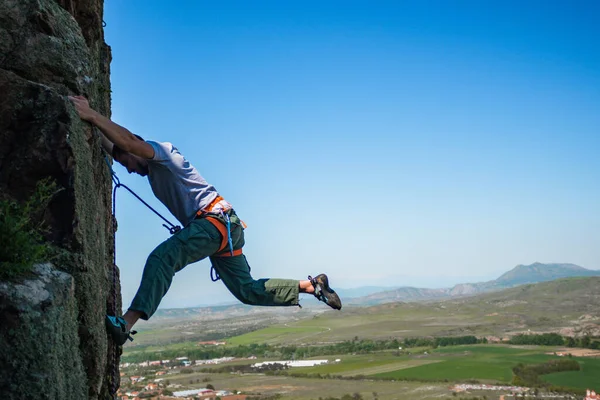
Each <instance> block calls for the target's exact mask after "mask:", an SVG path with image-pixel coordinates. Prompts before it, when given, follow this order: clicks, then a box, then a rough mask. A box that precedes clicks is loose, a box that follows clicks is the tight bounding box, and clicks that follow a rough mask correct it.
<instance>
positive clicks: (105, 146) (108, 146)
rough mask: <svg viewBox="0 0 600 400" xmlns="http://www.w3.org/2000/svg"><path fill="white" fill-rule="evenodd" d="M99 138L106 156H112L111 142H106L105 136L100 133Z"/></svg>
mask: <svg viewBox="0 0 600 400" xmlns="http://www.w3.org/2000/svg"><path fill="white" fill-rule="evenodd" d="M100 138H101V139H102V148H103V149H104V151H106V152H107V153H108V154H110V155H111V156H112V150H113V146H114V144H113V142H111V141H110V140H108V139H107V138H106V136H104V133H102V132H100Z"/></svg>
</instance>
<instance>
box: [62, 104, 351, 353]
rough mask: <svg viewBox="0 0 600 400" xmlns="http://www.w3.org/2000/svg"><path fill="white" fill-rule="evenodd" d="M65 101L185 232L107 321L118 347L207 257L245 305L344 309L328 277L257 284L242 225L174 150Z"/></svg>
mask: <svg viewBox="0 0 600 400" xmlns="http://www.w3.org/2000/svg"><path fill="white" fill-rule="evenodd" d="M69 99H70V100H71V101H72V102H73V104H74V105H75V109H76V110H77V113H78V114H79V116H80V118H81V119H83V120H84V121H87V122H89V123H91V124H93V125H94V126H96V127H97V128H98V129H99V130H100V131H101V132H102V133H103V137H102V145H103V147H104V149H105V150H106V151H107V152H108V153H109V154H111V155H112V156H113V158H114V159H115V160H116V161H117V162H119V163H120V164H121V165H123V166H124V167H125V168H127V171H128V172H129V173H132V172H133V173H136V174H138V175H141V176H148V181H149V183H150V186H151V188H152V191H153V193H154V194H155V196H156V197H157V198H158V199H159V200H160V201H161V202H162V203H163V204H164V205H165V206H166V207H167V209H168V210H169V211H170V212H171V214H173V215H174V216H175V217H176V218H177V219H178V220H179V222H181V224H182V226H184V228H183V229H181V230H180V231H178V232H177V233H175V234H174V235H173V236H171V237H170V238H169V239H167V240H165V241H164V242H163V243H161V244H160V245H158V247H157V248H156V249H154V250H153V251H152V253H150V255H149V256H148V259H147V260H146V265H145V266H144V272H143V275H142V281H141V283H140V287H139V289H138V291H137V293H136V295H135V297H134V299H133V301H132V303H131V306H130V307H129V309H128V310H127V312H126V313H125V315H124V316H123V317H118V316H107V328H108V331H109V333H110V335H111V336H112V338H113V339H114V341H115V342H116V343H117V344H119V345H122V344H123V343H125V341H126V340H127V339H130V340H132V339H131V336H130V332H131V328H132V327H133V326H134V325H135V323H136V322H137V321H138V319H140V318H142V319H144V320H147V319H149V318H150V317H151V316H152V315H153V314H154V312H155V311H156V309H157V308H158V305H159V303H160V301H161V300H162V298H163V296H164V295H165V294H166V293H167V291H168V290H169V286H170V285H171V281H172V279H173V275H175V273H176V272H178V271H180V270H182V269H183V268H184V267H186V266H187V265H188V264H191V263H194V262H197V261H200V260H202V259H204V258H206V257H209V258H210V261H211V263H212V266H213V268H214V270H215V271H216V273H217V276H218V277H220V278H221V280H222V281H223V283H224V284H225V286H226V287H227V289H229V291H230V292H231V293H232V294H233V295H234V296H235V297H236V298H237V299H238V300H239V301H241V302H242V303H244V304H251V305H260V306H295V305H299V303H298V300H299V293H308V294H312V295H314V296H315V297H316V298H317V299H319V300H320V301H322V302H324V303H326V304H327V305H328V306H330V307H331V308H334V309H336V310H340V309H341V308H342V303H341V301H340V298H339V297H338V295H337V294H336V293H335V291H334V290H333V289H331V287H330V286H329V281H328V278H327V275H325V274H320V275H317V276H316V277H314V278H312V277H311V276H309V277H308V279H307V280H301V281H298V280H291V279H258V280H254V279H253V278H252V276H251V275H250V268H249V266H248V262H247V261H246V256H245V255H244V254H242V246H243V245H244V228H245V226H244V223H243V222H242V221H241V220H240V219H239V218H238V216H237V215H236V213H235V211H234V210H233V208H232V206H231V204H229V203H228V202H227V201H226V200H225V199H223V198H222V197H221V196H220V195H219V193H218V192H217V190H216V189H215V188H214V187H213V186H212V185H210V184H208V183H207V182H206V181H205V180H204V178H203V177H202V176H201V175H200V174H199V173H198V171H197V170H196V168H194V166H193V165H191V164H190V163H189V161H188V160H187V159H186V158H185V157H183V155H182V154H181V153H180V152H179V150H178V149H177V148H176V147H175V146H173V145H172V144H171V143H161V142H154V141H144V140H143V139H142V138H141V137H139V136H137V135H134V134H132V133H131V132H130V131H129V130H127V129H126V128H124V127H122V126H120V125H118V124H116V123H114V122H113V121H111V120H110V119H108V118H106V117H104V116H103V115H101V114H99V113H98V112H96V111H94V110H93V109H92V108H91V107H90V105H89V103H88V101H87V99H86V98H85V97H82V96H74V97H69Z"/></svg>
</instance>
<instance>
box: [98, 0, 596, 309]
mask: <svg viewBox="0 0 600 400" xmlns="http://www.w3.org/2000/svg"><path fill="white" fill-rule="evenodd" d="M150 4H151V5H150ZM599 11H600V6H599V5H598V3H597V2H594V1H589V2H584V1H574V2H559V1H550V2H548V1H544V2H542V1H528V2H516V1H502V2H491V1H490V2H481V1H415V2H398V1H394V2H373V1H369V2H367V1H361V2H358V1H350V2H348V1H344V2H342V1H335V2H334V1H319V2H317V1H290V2H281V1H269V2H266V1H258V2H241V1H228V2H206V1H182V2H178V3H177V5H176V6H175V5H173V3H172V2H167V1H161V2H159V1H156V2H151V3H148V2H142V1H137V0H135V1H134V0H129V1H126V2H125V1H118V0H107V1H106V2H105V15H104V20H105V21H106V23H107V26H106V28H105V35H106V41H107V43H108V44H109V45H110V46H111V47H112V54H113V61H112V64H111V70H112V71H111V80H112V91H113V92H112V96H113V97H112V100H113V116H112V117H113V119H114V120H115V121H116V122H118V123H120V124H122V125H124V126H126V127H127V128H129V129H130V130H131V131H133V132H134V133H137V134H139V135H141V136H143V137H145V138H147V139H153V140H158V141H169V142H172V143H173V144H175V145H176V146H177V147H178V148H179V149H180V150H181V152H182V153H183V154H184V155H185V156H186V157H187V158H188V159H189V160H190V161H191V162H192V163H193V164H194V165H195V166H196V167H197V168H198V170H199V171H200V172H201V173H202V175H203V176H204V177H205V178H206V179H207V180H208V181H209V182H211V183H212V184H214V185H215V186H216V187H217V189H218V190H219V192H220V193H221V194H222V195H223V196H224V197H225V198H227V199H228V200H229V201H230V202H231V203H233V205H234V207H235V209H236V211H237V212H238V214H239V215H240V216H241V217H242V219H244V220H245V221H246V223H247V224H248V226H249V227H248V229H247V231H246V243H247V245H246V246H245V248H244V251H245V253H246V254H247V256H248V260H249V262H250V265H251V266H252V268H253V269H252V272H253V275H254V276H255V277H256V278H258V277H281V278H297V279H303V278H305V277H306V275H308V274H312V275H315V274H318V273H320V272H327V273H328V274H329V276H330V279H331V281H332V285H333V286H334V288H335V287H336V286H337V287H344V288H351V287H358V286H366V285H383V286H401V285H411V286H421V287H444V286H450V285H452V284H455V283H460V282H466V281H480V280H488V279H493V278H495V277H497V276H499V275H500V274H501V273H503V272H505V271H507V270H508V269H510V268H512V267H514V266H515V265H517V264H529V263H533V262H535V261H539V262H572V263H576V264H579V265H582V266H584V267H586V268H590V269H600V246H598V243H599V242H600V217H599V215H598V214H599V213H598V204H600V189H599V185H598V182H599V181H600V158H599V157H598V156H597V154H598V150H599V147H600V135H599V132H600V113H598V104H600V52H598V40H599V39H600V27H599V26H598V24H597V23H596V21H595V17H594V16H596V15H598V12H599ZM116 172H117V173H118V174H119V175H120V176H121V180H122V181H123V182H124V183H126V184H128V185H130V186H131V187H132V188H133V189H134V190H136V191H138V192H139V193H140V194H141V195H142V196H143V197H144V198H145V199H147V200H149V201H151V203H152V205H154V206H158V208H159V209H160V210H161V211H162V212H165V213H166V214H167V215H168V212H167V211H166V210H165V209H164V208H162V207H161V206H160V204H159V203H158V201H157V200H156V199H154V198H153V196H152V193H151V191H150V189H149V187H148V184H147V182H146V181H145V179H144V178H140V177H137V176H134V175H130V176H127V172H126V170H125V169H123V168H122V167H120V166H119V167H116ZM117 217H118V219H119V231H118V233H117V250H118V258H117V262H118V265H119V266H120V268H121V279H122V285H123V286H122V288H123V300H124V302H125V304H128V302H129V301H130V300H131V298H132V297H133V295H134V294H135V291H136V289H137V285H138V283H139V280H140V277H141V273H142V270H143V265H144V261H145V259H146V256H147V255H148V254H149V253H150V251H151V250H152V249H153V248H154V247H155V246H156V245H158V244H159V243H160V242H161V241H163V240H165V239H166V238H167V237H168V232H167V231H166V230H165V229H164V228H163V227H162V226H161V221H160V220H158V219H157V218H155V217H154V216H153V215H152V214H151V213H150V212H149V211H146V210H145V209H144V208H142V206H140V205H139V203H137V202H136V201H135V200H134V199H133V198H132V197H131V196H130V195H128V194H127V193H126V192H124V191H123V192H121V193H119V195H118V204H117ZM169 218H171V219H173V220H174V218H173V217H171V216H170V215H169ZM209 269H210V263H209V261H208V260H206V261H203V262H200V263H198V264H194V265H191V266H189V267H187V268H186V269H185V270H183V271H182V272H180V273H178V274H177V275H176V277H175V279H174V283H173V286H172V287H171V291H170V292H169V294H168V295H167V296H166V297H165V299H164V301H163V304H162V305H163V307H178V306H193V305H198V304H208V303H214V302H221V301H223V302H225V301H233V300H234V299H233V297H232V296H230V295H229V294H228V292H227V290H226V289H225V288H224V287H223V285H222V284H221V283H212V282H211V281H210V279H209Z"/></svg>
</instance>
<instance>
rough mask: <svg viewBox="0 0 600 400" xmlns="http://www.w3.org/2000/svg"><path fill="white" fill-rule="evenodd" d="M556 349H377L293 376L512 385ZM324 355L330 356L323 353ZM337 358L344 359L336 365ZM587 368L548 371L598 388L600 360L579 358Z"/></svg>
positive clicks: (551, 378) (554, 379)
mask: <svg viewBox="0 0 600 400" xmlns="http://www.w3.org/2000/svg"><path fill="white" fill-rule="evenodd" d="M553 350H554V349H553V348H547V347H538V346H505V345H473V346H451V347H446V348H440V349H436V350H433V351H428V354H424V352H421V354H412V355H400V356H398V355H395V354H394V353H393V352H378V353H372V354H366V355H350V356H348V355H346V356H343V355H340V356H328V357H326V358H328V359H329V360H330V363H329V364H327V365H321V366H317V367H311V368H296V369H293V370H292V372H293V373H294V374H303V375H311V374H321V375H327V374H330V375H339V376H343V377H350V376H359V375H364V376H367V377H373V378H383V379H395V380H419V381H431V382H464V381H469V380H476V381H479V382H482V383H501V384H510V383H511V380H512V376H513V374H512V368H513V367H514V366H515V365H517V364H518V363H524V364H539V363H543V362H545V361H547V360H550V359H558V358H559V357H558V356H554V355H550V354H545V353H547V352H552V351H553ZM322 358H325V357H322ZM335 358H339V359H341V361H340V362H339V363H331V361H332V360H334V359H335ZM576 360H577V361H578V362H579V363H580V364H581V366H582V370H581V371H578V372H563V373H557V374H551V375H547V376H545V377H544V378H545V379H546V380H547V381H548V382H550V383H552V384H555V385H559V386H568V387H573V388H579V389H586V388H590V387H595V386H597V385H598V383H599V382H600V359H590V358H583V357H578V358H576Z"/></svg>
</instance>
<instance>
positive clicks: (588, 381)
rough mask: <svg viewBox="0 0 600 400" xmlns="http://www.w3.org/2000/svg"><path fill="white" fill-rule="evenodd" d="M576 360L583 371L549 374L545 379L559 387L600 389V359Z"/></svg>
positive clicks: (578, 358) (580, 358) (581, 358)
mask: <svg viewBox="0 0 600 400" xmlns="http://www.w3.org/2000/svg"><path fill="white" fill-rule="evenodd" d="M576 360H577V362H578V363H579V365H581V371H569V372H558V373H555V374H548V375H544V376H543V379H544V380H545V381H547V382H550V383H552V384H553V385H557V386H569V387H575V388H579V389H588V388H595V389H596V390H598V389H600V359H598V358H585V357H577V358H576Z"/></svg>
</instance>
